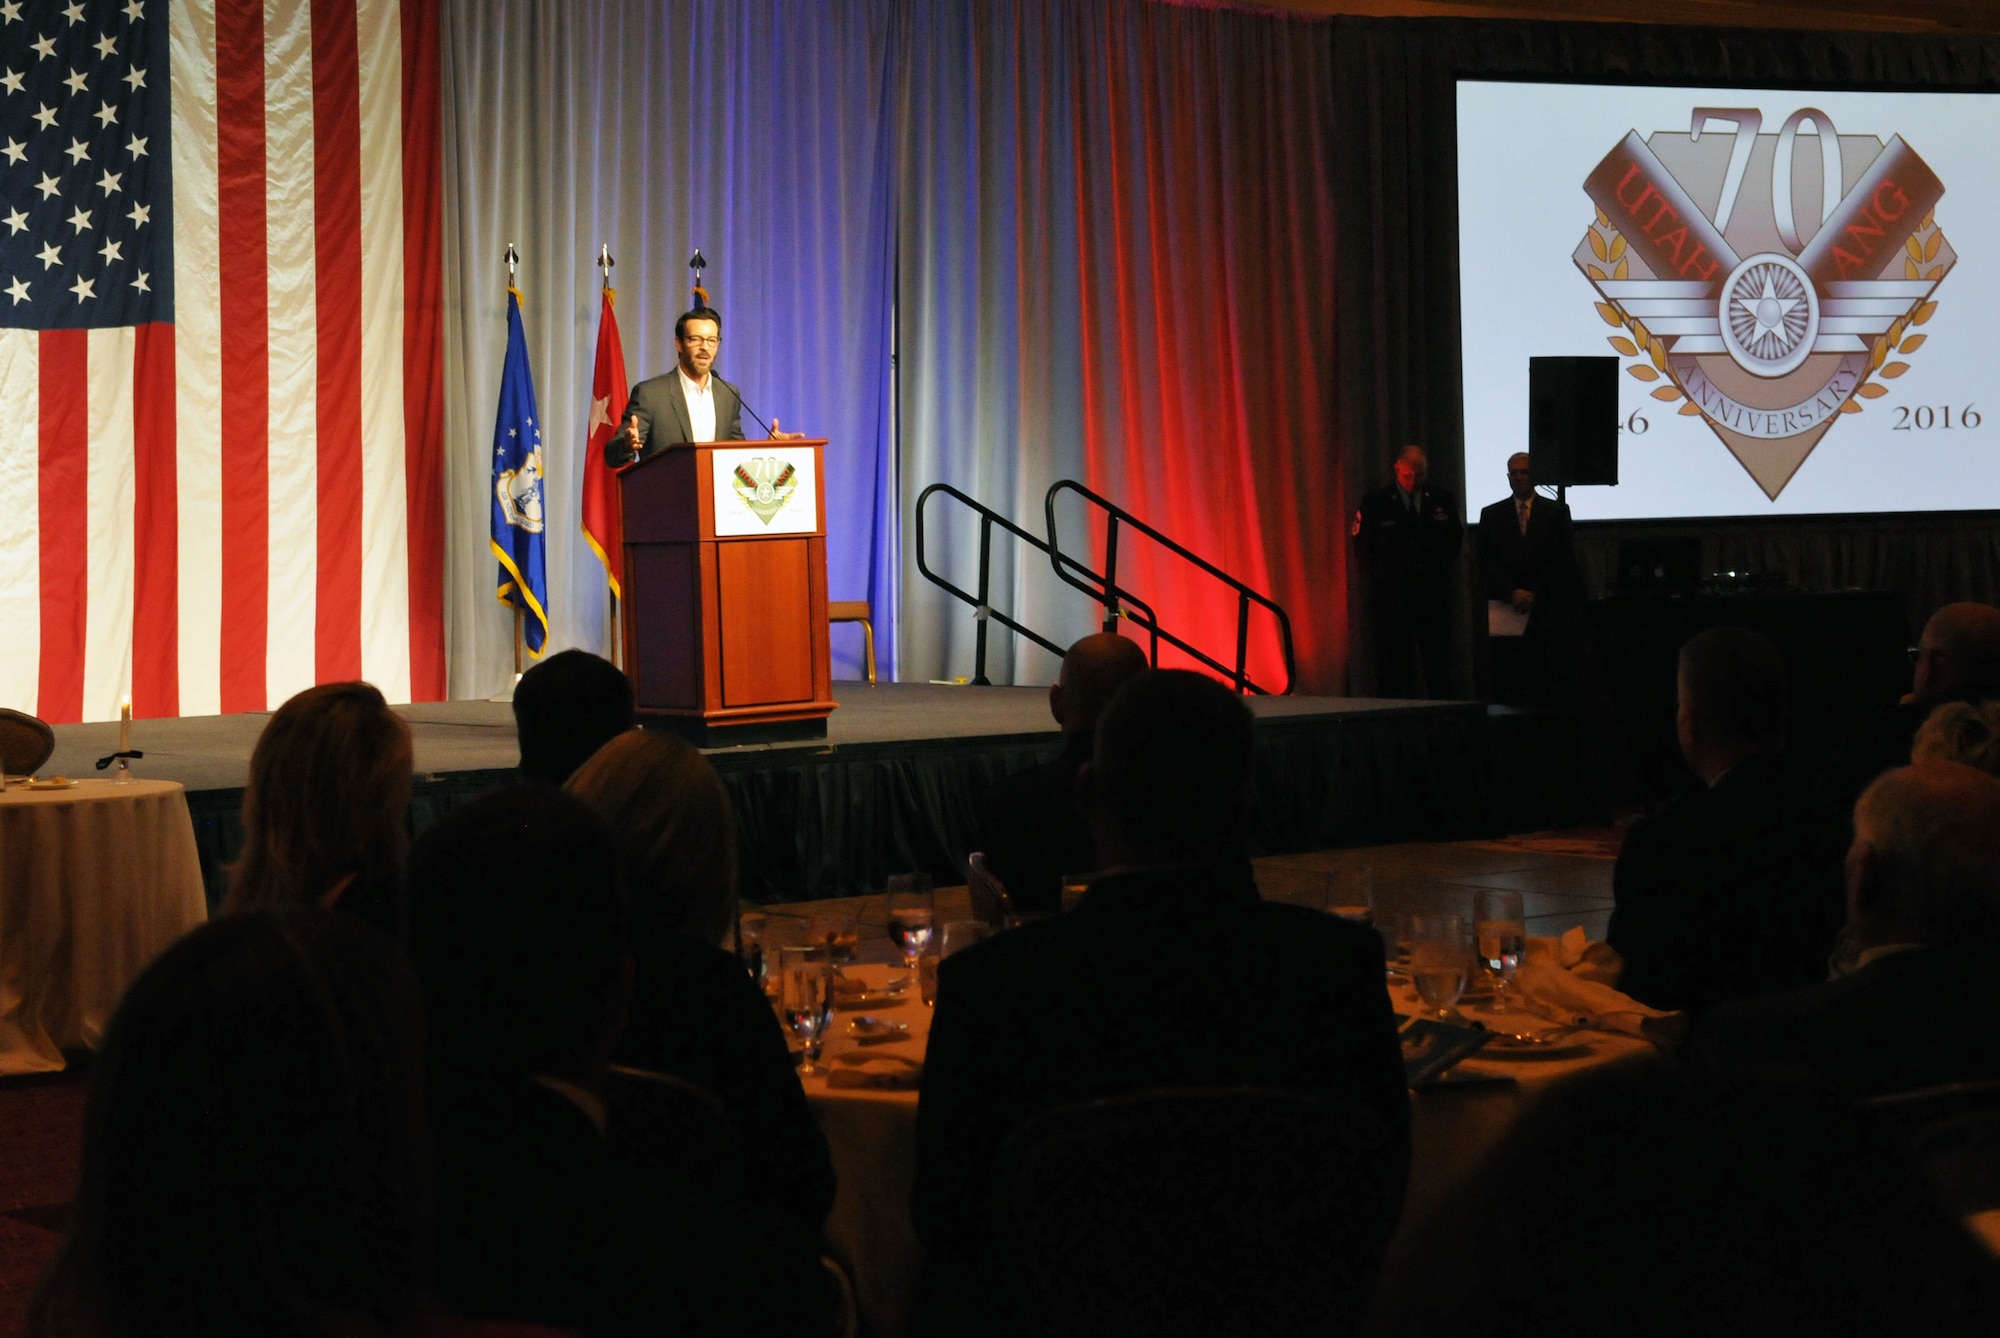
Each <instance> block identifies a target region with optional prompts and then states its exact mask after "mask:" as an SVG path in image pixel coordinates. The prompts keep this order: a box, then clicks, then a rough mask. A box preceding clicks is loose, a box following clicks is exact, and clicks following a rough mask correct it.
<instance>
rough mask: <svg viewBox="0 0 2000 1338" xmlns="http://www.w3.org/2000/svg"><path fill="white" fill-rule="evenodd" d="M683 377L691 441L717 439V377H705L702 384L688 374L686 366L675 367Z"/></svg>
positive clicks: (682, 386)
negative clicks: (695, 381)
mask: <svg viewBox="0 0 2000 1338" xmlns="http://www.w3.org/2000/svg"><path fill="white" fill-rule="evenodd" d="M674 370H675V372H676V374H677V375H678V376H679V377H680V379H681V394H682V395H684V396H686V398H687V406H688V432H689V434H690V435H689V437H688V440H690V441H714V440H715V378H714V377H713V376H708V377H704V378H703V379H702V384H701V385H696V384H695V383H694V378H693V377H691V376H689V375H688V374H687V369H686V368H685V367H677V368H675V369H674Z"/></svg>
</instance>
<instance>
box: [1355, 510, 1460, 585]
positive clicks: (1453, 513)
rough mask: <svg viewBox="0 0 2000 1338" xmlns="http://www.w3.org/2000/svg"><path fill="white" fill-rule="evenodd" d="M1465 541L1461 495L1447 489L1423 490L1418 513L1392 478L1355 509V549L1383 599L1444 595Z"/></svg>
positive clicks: (1370, 582)
mask: <svg viewBox="0 0 2000 1338" xmlns="http://www.w3.org/2000/svg"><path fill="white" fill-rule="evenodd" d="M1464 542H1465V522H1464V521H1462V520H1460V519H1459V515H1458V498H1456V497H1454V496H1452V494H1451V493H1449V492H1447V491H1446V490H1445V489H1443V488H1432V487H1428V486H1426V487H1424V488H1422V489H1420V490H1419V491H1418V494H1417V507H1416V512H1415V514H1414V515H1413V514H1411V512H1410V511H1409V510H1408V509H1407V508H1406V507H1405V506H1404V505H1403V493H1402V490H1401V489H1400V488H1398V487H1397V486H1396V485H1395V484H1393V483H1391V484H1389V485H1388V486H1387V487H1382V488H1377V489H1375V490H1374V491H1373V492H1370V493H1368V494H1367V495H1365V496H1364V497H1362V499H1361V506H1360V507H1359V508H1358V509H1357V510H1356V511H1355V513H1354V548H1355V551H1356V552H1357V553H1358V554H1359V555H1360V557H1361V562H1362V570H1363V572H1364V573H1365V574H1366V576H1367V578H1368V589H1369V593H1370V594H1371V595H1372V596H1373V597H1375V598H1377V599H1380V600H1390V601H1394V600H1399V599H1408V598H1412V597H1417V598H1426V597H1428V598H1433V599H1442V598H1443V597H1444V594H1445V591H1446V589H1447V587H1448V586H1449V584H1450V581H1451V573H1452V568H1453V567H1455V566H1456V565H1457V563H1458V552H1459V549H1460V548H1461V547H1462V546H1463V545H1464Z"/></svg>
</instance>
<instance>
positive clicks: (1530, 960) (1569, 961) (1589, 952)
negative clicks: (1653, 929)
mask: <svg viewBox="0 0 2000 1338" xmlns="http://www.w3.org/2000/svg"><path fill="white" fill-rule="evenodd" d="M1522 965H1524V966H1559V967H1561V968H1562V969H1563V970H1565V971H1568V972H1569V973H1570V974H1571V975H1573V976H1575V977H1576V978H1577V979H1579V980H1594V981H1596V982H1597V983H1598V984H1600V985H1616V984H1617V983H1618V973H1619V972H1621V971H1623V970H1624V969H1625V959H1624V958H1622V957H1620V956H1619V955H1618V949H1616V948H1614V947H1612V946H1611V945H1610V944H1609V943H1592V942H1591V941H1590V938H1589V936H1588V935H1586V934H1585V933H1584V932H1583V926H1582V925H1571V926H1570V928H1569V930H1568V932H1566V933H1565V934H1564V935H1563V936H1562V937H1561V938H1530V939H1529V940H1528V951H1527V954H1526V956H1525V959H1524V960H1523V962H1522Z"/></svg>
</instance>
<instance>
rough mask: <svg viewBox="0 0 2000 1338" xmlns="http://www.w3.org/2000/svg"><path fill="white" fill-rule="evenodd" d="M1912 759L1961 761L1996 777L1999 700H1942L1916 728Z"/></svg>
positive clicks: (1999, 750)
mask: <svg viewBox="0 0 2000 1338" xmlns="http://www.w3.org/2000/svg"><path fill="white" fill-rule="evenodd" d="M1910 760H1911V761H1912V762H1963V763H1964V764H1965V765H1966V766H1969V767H1978V768H1979V769H1980V770H1981V771H1984V772H1986V773H1987V774H1988V775H1994V776H2000V702H1980V703H1979V704H1977V705H1974V704H1972V703H1971V702H1946V703H1945V704H1944V705H1942V706H1940V707H1938V708H1937V710H1935V711H1932V712H1931V713H1930V717H1929V718H1928V719H1926V720H1925V721H1924V723H1923V726H1922V728H1920V729H1918V730H1917V738H1916V742H1915V743H1913V744H1911V745H1910Z"/></svg>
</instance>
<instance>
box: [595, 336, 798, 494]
mask: <svg viewBox="0 0 2000 1338" xmlns="http://www.w3.org/2000/svg"><path fill="white" fill-rule="evenodd" d="M721 344H722V315H721V313H720V312H718V311H716V310H715V309H714V308H712V307H706V306H699V307H695V308H693V309H692V310H690V311H685V312H683V313H681V318H680V319H679V320H677V321H675V322H674V348H675V349H676V350H677V351H678V352H679V354H680V364H679V366H677V367H675V368H674V370H673V371H671V372H668V373H667V374H666V375H664V376H654V377H648V378H647V379H646V380H644V381H641V382H640V383H639V384H638V385H636V386H634V387H632V398H631V399H630V400H628V401H627V402H626V404H625V415H624V426H623V427H621V428H620V429H619V430H618V431H617V432H614V433H612V434H611V436H610V437H608V438H606V439H605V442H604V463H605V464H607V465H610V466H611V467H612V468H614V469H615V468H617V467H618V466H620V465H624V464H629V463H631V462H632V461H634V460H645V459H648V458H650V457H652V456H654V455H657V454H658V453H659V452H660V451H662V450H665V449H666V448H667V447H668V446H670V445H673V444H674V443H675V442H682V441H741V440H743V424H742V421H741V417H742V414H741V410H742V407H743V400H742V397H741V396H739V395H738V394H737V393H736V387H734V386H732V385H730V384H729V383H728V382H727V381H724V380H723V379H722V378H721V377H719V376H716V375H714V374H713V373H712V372H711V371H710V368H711V367H712V366H713V365H714V363H715V353H716V350H717V349H718V348H719V347H720V346H721ZM771 428H772V431H771V435H772V436H773V437H776V436H777V435H778V432H777V424H776V423H773V424H772V425H771Z"/></svg>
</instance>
